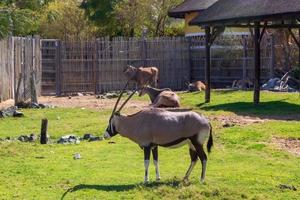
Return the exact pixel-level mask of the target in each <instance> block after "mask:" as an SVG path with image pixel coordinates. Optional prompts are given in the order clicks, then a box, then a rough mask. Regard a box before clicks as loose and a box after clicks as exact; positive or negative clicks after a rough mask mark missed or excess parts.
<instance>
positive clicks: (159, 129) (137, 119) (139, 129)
mask: <svg viewBox="0 0 300 200" xmlns="http://www.w3.org/2000/svg"><path fill="white" fill-rule="evenodd" d="M127 101H128V99H127ZM127 101H125V103H126V102H127ZM117 104H118V101H117V103H116V105H115V108H114V110H113V113H112V116H111V118H110V120H109V125H108V127H107V129H106V132H105V134H104V135H103V137H104V138H105V139H109V138H111V137H113V136H115V135H117V134H118V133H119V134H120V135H121V136H123V137H126V138H129V139H130V140H132V141H133V142H135V143H137V144H138V145H140V146H141V147H142V148H143V150H144V166H145V177H144V181H145V182H148V181H149V173H148V168H149V163H150V154H151V151H152V155H153V160H154V165H155V171H156V180H157V181H158V180H160V179H161V177H160V173H159V164H158V146H162V147H169V148H175V147H179V146H182V145H184V144H188V145H189V153H190V157H191V163H190V166H189V168H188V170H187V172H186V174H185V177H184V180H185V181H188V178H189V175H190V174H191V172H192V170H193V168H194V166H195V164H196V162H197V160H198V158H199V159H200V160H201V163H202V173H201V182H204V179H205V174H206V162H207V156H206V154H205V151H204V149H203V145H204V143H205V141H206V139H207V138H208V137H209V139H208V142H207V150H208V152H210V151H211V147H212V146H213V136H212V127H211V125H210V122H209V121H208V119H207V118H205V117H204V116H202V115H200V114H198V113H196V112H193V111H187V112H171V111H166V110H161V109H147V110H142V111H140V112H138V113H136V114H134V115H131V116H124V115H121V114H120V110H121V109H122V108H123V106H124V104H123V105H122V106H121V108H120V109H119V110H118V111H117V112H115V110H116V107H117Z"/></svg>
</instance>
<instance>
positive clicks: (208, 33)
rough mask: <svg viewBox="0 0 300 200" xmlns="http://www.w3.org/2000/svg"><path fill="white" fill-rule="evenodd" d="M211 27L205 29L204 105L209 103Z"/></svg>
mask: <svg viewBox="0 0 300 200" xmlns="http://www.w3.org/2000/svg"><path fill="white" fill-rule="evenodd" d="M211 44H212V42H211V27H210V26H206V27H205V54H206V56H205V59H206V62H205V84H206V90H205V103H209V102H210V93H211V76H210V72H211V57H210V49H211Z"/></svg>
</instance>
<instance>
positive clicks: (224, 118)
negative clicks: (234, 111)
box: [210, 115, 266, 127]
mask: <svg viewBox="0 0 300 200" xmlns="http://www.w3.org/2000/svg"><path fill="white" fill-rule="evenodd" d="M210 120H214V121H218V122H221V124H222V126H223V127H232V126H236V125H239V126H244V125H249V124H256V123H263V122H265V121H266V120H265V119H261V118H258V117H250V116H239V115H219V116H213V117H210Z"/></svg>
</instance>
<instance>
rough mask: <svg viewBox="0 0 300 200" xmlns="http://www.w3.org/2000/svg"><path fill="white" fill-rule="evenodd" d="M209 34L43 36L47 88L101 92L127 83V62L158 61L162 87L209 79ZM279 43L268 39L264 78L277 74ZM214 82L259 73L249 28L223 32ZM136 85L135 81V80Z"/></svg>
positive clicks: (228, 83) (215, 60) (263, 46)
mask: <svg viewBox="0 0 300 200" xmlns="http://www.w3.org/2000/svg"><path fill="white" fill-rule="evenodd" d="M204 43H205V38H204V35H200V36H193V37H176V38H168V37H166V38H154V39H143V38H129V39H125V38H114V39H112V40H109V39H108V38H100V39H97V40H93V41H85V42H78V41H68V42H63V41H59V40H42V57H43V60H42V62H43V86H42V87H43V93H44V94H57V95H61V94H70V93H77V92H93V93H102V92H108V91H116V90H120V89H122V88H123V86H124V84H125V82H126V78H125V77H124V74H123V70H124V68H125V67H126V65H133V66H137V67H139V66H156V67H158V68H159V70H160V75H159V87H161V88H162V87H169V88H171V89H173V90H181V89H186V83H187V82H191V81H196V80H202V81H204V76H205V45H204ZM275 46H276V45H275V44H274V39H273V37H272V36H266V37H264V38H263V41H262V44H261V49H262V73H261V74H262V81H265V80H267V79H269V78H271V77H273V74H274V67H275V65H276V64H275V57H276V55H275V49H276V48H275ZM211 51H212V52H211V55H212V69H211V70H212V73H211V74H212V76H211V78H212V86H213V87H215V88H217V87H227V86H231V84H232V82H233V81H234V80H238V79H243V78H249V79H253V78H254V67H253V66H254V63H253V62H254V49H253V45H252V42H251V36H250V34H248V33H240V34H224V35H222V36H220V37H218V39H217V40H216V41H215V42H214V45H213V46H212V50H211ZM131 87H133V85H131Z"/></svg>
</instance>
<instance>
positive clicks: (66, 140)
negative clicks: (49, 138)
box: [57, 135, 80, 144]
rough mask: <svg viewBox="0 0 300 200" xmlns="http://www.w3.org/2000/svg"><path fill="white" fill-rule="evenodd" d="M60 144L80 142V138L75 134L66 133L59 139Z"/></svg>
mask: <svg viewBox="0 0 300 200" xmlns="http://www.w3.org/2000/svg"><path fill="white" fill-rule="evenodd" d="M57 143H58V144H79V143H80V139H79V137H77V136H75V135H66V136H63V137H61V138H60V139H59V140H58V141H57Z"/></svg>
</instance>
